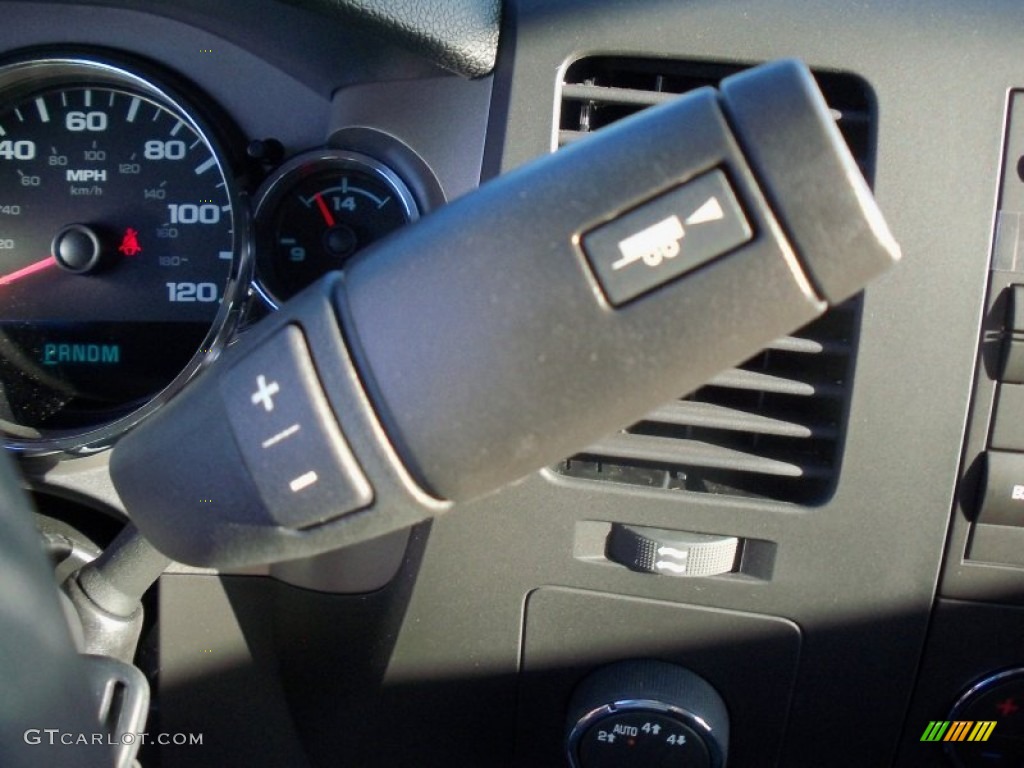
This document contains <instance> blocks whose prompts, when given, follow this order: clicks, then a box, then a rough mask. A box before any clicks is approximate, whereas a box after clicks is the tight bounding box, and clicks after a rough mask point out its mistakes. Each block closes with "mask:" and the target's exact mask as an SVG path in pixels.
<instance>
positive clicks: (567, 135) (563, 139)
mask: <svg viewBox="0 0 1024 768" xmlns="http://www.w3.org/2000/svg"><path fill="white" fill-rule="evenodd" d="M590 133H591V132H590V131H559V132H558V146H560V147H564V146H565V145H566V144H572V143H573V142H574V141H579V140H580V139H585V138H587V136H589V135H590Z"/></svg>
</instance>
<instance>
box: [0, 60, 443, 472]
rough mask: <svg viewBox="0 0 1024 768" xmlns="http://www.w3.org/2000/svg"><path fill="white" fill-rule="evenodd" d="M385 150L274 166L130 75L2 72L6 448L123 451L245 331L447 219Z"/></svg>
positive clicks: (145, 71)
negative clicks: (144, 423) (381, 245)
mask: <svg viewBox="0 0 1024 768" xmlns="http://www.w3.org/2000/svg"><path fill="white" fill-rule="evenodd" d="M371 134H373V135H374V136H375V138H374V141H372V142H371V147H370V149H369V151H366V148H365V147H363V148H361V149H362V151H356V150H353V149H348V148H346V147H344V146H338V147H321V148H319V149H308V148H303V149H302V150H300V151H298V152H294V153H292V156H291V157H285V156H283V154H284V153H283V152H281V153H278V156H273V155H272V154H271V155H269V156H268V154H267V153H266V152H260V151H257V150H256V148H257V147H259V148H262V149H265V148H266V147H267V146H276V147H281V145H280V143H279V142H277V141H276V139H274V138H272V137H255V136H252V137H248V139H246V138H243V134H242V132H241V131H240V130H239V129H238V128H236V127H235V126H234V124H233V122H232V120H231V118H230V117H228V116H226V115H225V114H223V113H222V112H221V111H220V110H219V108H218V107H217V105H216V104H214V103H212V100H211V99H209V97H207V96H206V95H205V94H204V93H202V92H201V91H200V90H199V89H196V88H190V87H188V86H187V85H182V84H181V81H179V80H178V78H177V77H176V76H175V74H174V73H172V72H163V71H161V70H160V69H159V68H158V67H157V68H154V67H152V66H151V65H149V64H146V63H143V62H141V61H140V62H133V61H132V59H131V58H130V57H127V58H125V57H122V56H119V55H117V54H112V55H105V54H104V53H93V52H90V53H87V54H67V55H60V54H56V55H55V54H48V55H45V56H42V55H40V56H33V55H27V56H23V57H20V58H18V59H14V60H10V61H9V62H8V63H6V64H5V65H3V66H2V67H0V432H2V433H3V437H4V440H5V443H6V444H7V446H8V447H9V448H12V449H15V450H18V451H21V452H24V453H26V454H30V455H31V454H43V453H54V452H58V453H61V454H68V455H74V454H75V453H78V452H81V451H90V452H91V451H95V450H99V449H102V448H103V447H106V446H108V445H110V444H111V443H112V442H113V441H114V440H116V438H117V436H118V435H119V434H121V433H123V432H124V431H125V430H126V429H127V428H129V427H131V426H132V425H134V424H135V423H137V422H138V421H139V420H140V419H142V418H144V417H145V416H147V415H148V414H149V413H150V412H152V411H153V410H155V409H156V408H159V407H160V405H161V404H162V403H163V402H165V401H166V400H167V399H168V398H169V397H172V396H173V395H174V394H175V393H176V392H177V390H178V389H180V388H181V387H182V386H183V385H184V384H185V383H186V382H187V381H188V380H189V379H190V378H191V377H193V376H194V375H196V373H197V372H199V371H200V370H201V369H202V368H203V367H204V366H205V365H207V364H209V363H210V362H212V361H213V360H214V359H216V357H217V356H218V355H219V353H220V351H221V349H222V348H223V347H224V345H226V344H228V343H230V341H231V339H232V338H233V336H234V335H235V334H237V333H239V332H241V331H244V328H245V322H246V321H245V318H258V317H259V316H261V315H262V314H264V313H266V312H269V311H273V310H275V309H277V307H278V306H279V305H280V304H281V303H282V302H283V301H286V300H287V299H289V298H291V297H292V296H294V295H295V294H296V293H298V292H299V291H301V290H302V289H303V288H305V287H306V286H308V285H310V284H311V283H313V282H314V281H315V280H316V279H317V278H319V277H320V276H322V275H324V274H326V273H327V272H329V271H331V270H337V269H343V268H344V264H345V262H346V261H347V260H348V259H349V258H351V257H352V256H353V255H355V254H356V253H357V252H359V251H360V250H362V249H364V248H365V247H367V246H368V245H370V244H371V243H373V242H375V241H376V240H378V239H380V238H382V237H384V236H385V235H387V234H389V233H390V232H392V231H394V230H396V229H398V228H400V227H403V226H406V225H408V224H410V223H412V222H414V221H415V220H416V219H417V218H418V217H419V216H420V215H421V213H423V212H425V211H426V209H427V208H428V207H429V206H430V205H431V204H436V202H437V197H438V195H436V194H435V195H423V194H421V195H420V196H419V199H418V197H417V194H416V193H414V192H413V191H412V190H413V189H414V188H416V187H417V186H418V187H420V188H422V187H423V186H424V184H425V183H429V181H427V182H425V181H424V179H413V180H411V181H410V182H407V181H406V179H405V178H403V175H401V174H400V173H399V172H396V170H395V169H393V168H392V167H391V166H390V165H389V163H388V162H387V159H386V158H385V159H381V158H380V157H377V156H375V155H374V150H373V146H374V145H378V146H386V145H390V146H392V147H394V146H398V147H399V149H398V150H397V151H398V152H399V153H400V154H403V155H404V156H411V155H412V154H413V153H412V150H410V149H408V148H407V147H405V146H404V145H402V144H400V142H397V141H395V140H393V139H390V138H389V137H386V136H385V135H384V134H376V133H375V132H371ZM360 135H361V134H360ZM250 140H251V141H252V143H251V144H249V141H250ZM382 142H383V143H382ZM358 143H359V142H356V144H358ZM247 144H248V152H247V151H246V150H247V146H246V145H247ZM381 154H384V155H386V154H387V152H382V153H381ZM412 167H414V166H412V165H411V164H409V163H406V164H405V167H404V169H403V171H404V174H405V175H406V176H408V175H409V174H410V171H409V169H410V168H412ZM424 175H429V172H428V173H427V174H424ZM435 186H436V185H435ZM431 198H433V199H431Z"/></svg>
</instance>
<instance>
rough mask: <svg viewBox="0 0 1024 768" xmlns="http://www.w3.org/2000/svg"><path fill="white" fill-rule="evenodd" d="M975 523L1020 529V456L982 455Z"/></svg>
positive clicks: (1023, 475) (1023, 514)
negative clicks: (982, 473)
mask: <svg viewBox="0 0 1024 768" xmlns="http://www.w3.org/2000/svg"><path fill="white" fill-rule="evenodd" d="M978 522H979V523H988V524H990V525H1015V526H1024V453H1010V452H1007V451H987V452H986V453H985V473H984V481H983V482H982V490H981V507H980V509H979V511H978Z"/></svg>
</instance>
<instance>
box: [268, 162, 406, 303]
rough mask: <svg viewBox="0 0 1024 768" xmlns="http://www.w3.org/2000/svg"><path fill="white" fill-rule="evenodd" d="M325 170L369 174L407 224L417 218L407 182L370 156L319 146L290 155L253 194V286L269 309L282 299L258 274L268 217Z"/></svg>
mask: <svg viewBox="0 0 1024 768" xmlns="http://www.w3.org/2000/svg"><path fill="white" fill-rule="evenodd" d="M325 170H338V171H345V170H356V171H362V172H364V173H367V174H370V175H372V176H374V177H376V178H377V179H378V180H379V181H381V182H382V183H383V184H386V185H387V186H388V187H389V188H390V189H391V190H392V192H393V193H394V195H395V199H396V200H397V201H398V203H399V204H400V205H401V207H402V211H403V212H404V213H405V216H406V218H407V219H408V223H409V224H411V223H413V222H414V221H416V220H417V219H419V217H420V206H419V204H418V203H417V202H416V197H415V196H414V195H413V193H412V191H411V190H410V189H409V187H408V185H406V183H405V182H404V181H403V180H402V178H401V177H400V176H399V175H398V174H397V173H395V171H393V170H392V169H391V168H390V167H389V166H387V165H385V164H384V163H382V162H381V161H379V160H377V159H375V158H373V157H370V156H369V155H365V154H363V153H362V152H354V151H351V150H346V149H321V150H313V151H311V152H304V153H303V154H301V155H297V156H295V157H293V158H291V159H290V160H289V161H288V162H286V163H284V164H283V165H281V166H280V167H279V168H278V169H277V170H276V171H275V172H274V173H273V174H272V175H271V176H270V177H269V178H268V179H267V180H266V181H265V182H264V183H263V184H262V185H261V187H260V189H259V190H257V192H256V196H255V213H254V215H253V221H254V224H255V228H256V232H257V238H256V239H257V245H256V247H257V249H258V250H260V251H261V253H260V254H258V255H257V256H256V259H255V261H256V265H255V275H254V277H253V288H254V290H255V292H256V294H257V295H258V296H259V297H260V299H262V300H263V303H264V304H266V306H267V307H268V308H269V309H271V310H276V309H278V307H280V305H281V304H282V303H283V302H282V301H281V300H280V299H278V298H277V297H276V296H275V295H274V293H273V291H271V290H270V288H269V287H268V286H267V285H266V283H265V282H264V281H263V280H262V279H261V277H260V269H259V261H260V258H261V257H265V258H270V255H269V249H268V248H267V245H266V243H265V242H262V241H263V240H265V239H266V238H265V235H261V233H265V231H266V229H267V226H268V217H270V216H271V215H272V214H273V212H274V210H275V208H276V207H277V205H278V204H279V203H280V202H281V201H282V199H283V198H284V196H285V195H286V194H287V193H288V192H289V191H291V189H292V187H293V186H294V185H295V184H296V183H297V182H299V181H301V180H303V179H305V178H307V177H308V176H311V175H313V174H316V173H320V172H321V171H325Z"/></svg>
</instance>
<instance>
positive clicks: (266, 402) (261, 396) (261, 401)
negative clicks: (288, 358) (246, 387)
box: [252, 373, 281, 413]
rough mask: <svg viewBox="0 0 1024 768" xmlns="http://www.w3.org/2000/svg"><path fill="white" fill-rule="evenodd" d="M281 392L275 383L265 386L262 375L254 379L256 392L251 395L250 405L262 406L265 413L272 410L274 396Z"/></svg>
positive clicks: (265, 382) (265, 380) (264, 379)
mask: <svg viewBox="0 0 1024 768" xmlns="http://www.w3.org/2000/svg"><path fill="white" fill-rule="evenodd" d="M280 391H281V387H279V386H278V385H277V382H276V381H272V382H270V383H269V384H267V378H266V376H264V375H263V374H262V373H261V374H260V375H259V376H258V377H257V378H256V391H255V392H253V393H252V404H253V405H262V406H263V407H264V408H265V409H266V411H267V413H270V411H272V410H274V395H276V394H277V393H278V392H280Z"/></svg>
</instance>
